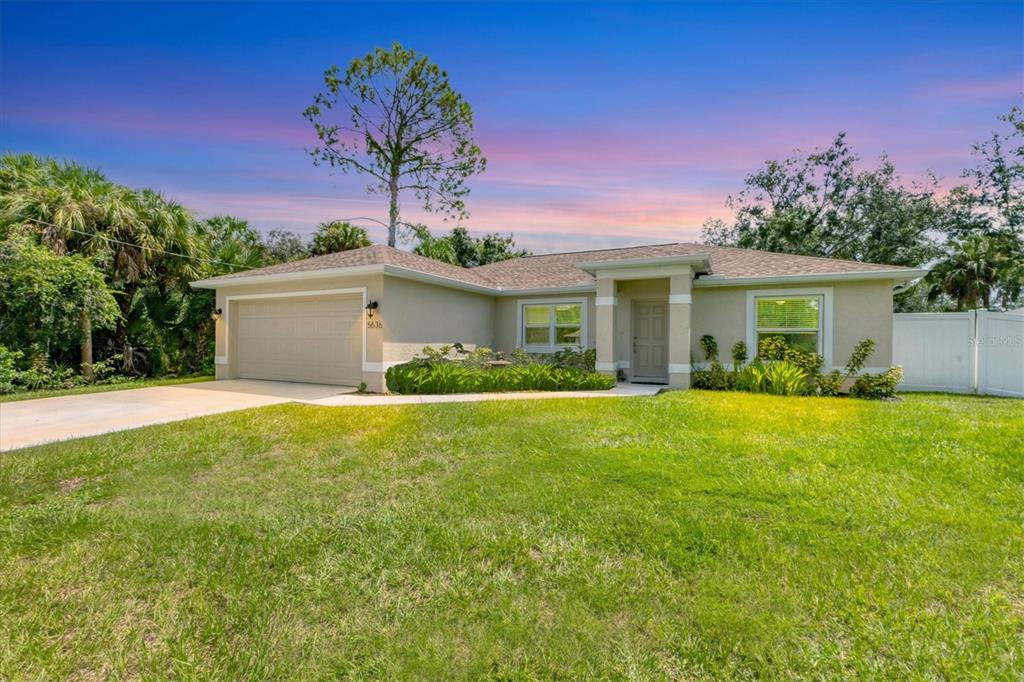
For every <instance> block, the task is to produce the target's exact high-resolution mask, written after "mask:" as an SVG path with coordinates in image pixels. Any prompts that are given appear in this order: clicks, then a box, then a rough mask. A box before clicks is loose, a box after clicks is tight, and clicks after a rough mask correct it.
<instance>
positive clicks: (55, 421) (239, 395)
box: [0, 379, 663, 450]
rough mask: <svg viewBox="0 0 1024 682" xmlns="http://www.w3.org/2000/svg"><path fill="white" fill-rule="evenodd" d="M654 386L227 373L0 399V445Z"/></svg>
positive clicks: (596, 394)
mask: <svg viewBox="0 0 1024 682" xmlns="http://www.w3.org/2000/svg"><path fill="white" fill-rule="evenodd" d="M662 388H663V387H662V386H648V385H639V384H619V385H618V386H616V387H615V388H613V389H612V390H610V391H559V392H527V393H462V394H457V395H424V396H419V395H408V396H406V395H359V394H358V393H356V390H355V389H354V388H351V387H348V386H321V385H317V384H293V383H287V382H282V381H253V380H249V379H231V380H227V381H210V382H201V383H195V384H182V385H180V386H154V387H151V388H133V389H125V390H122V391H109V392H107V393H89V394H86V395H71V396H64V397H60V398H39V399H38V400H22V401H18V402H12V403H0V450H13V449H14V448H22V447H25V446H28V445H38V444H40V443H50V442H53V441H59V440H67V439H69V438H81V437H83V436H94V435H97V434H100V433H109V432H111V431H124V430H126V429H134V428H138V427H140V426H147V425H149V424H163V423H166V422H173V421H179V420H182V419H189V418H191V417H201V416H203V415H208V414H218V413H222V412H233V411H235V410H244V409H246V408H249V407H262V406H264V405H275V404H278V403H287V402H301V403H309V404H311V405H322V406H328V407H346V406H349V407H351V406H359V405H409V404H415V405H419V404H423V403H458V402H477V401H481V400H538V399H547V398H613V397H622V396H643V395H655V394H657V393H658V392H660V391H661V389H662Z"/></svg>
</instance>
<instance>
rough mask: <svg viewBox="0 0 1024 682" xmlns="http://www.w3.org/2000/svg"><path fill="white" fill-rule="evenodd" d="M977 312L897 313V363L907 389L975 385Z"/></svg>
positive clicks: (970, 388)
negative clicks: (900, 368) (901, 369)
mask: <svg viewBox="0 0 1024 682" xmlns="http://www.w3.org/2000/svg"><path fill="white" fill-rule="evenodd" d="M974 333H975V314H974V313H973V312H971V313H898V314H896V315H893V330H892V354H893V364H896V365H900V366H901V367H902V368H903V383H902V384H901V385H900V388H902V389H903V390H906V391H952V392H959V393H969V392H971V391H973V390H974V386H975V376H976V375H975V370H976V364H975V362H976V361H975V343H974Z"/></svg>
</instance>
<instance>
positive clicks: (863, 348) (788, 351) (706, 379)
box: [692, 336, 903, 400]
mask: <svg viewBox="0 0 1024 682" xmlns="http://www.w3.org/2000/svg"><path fill="white" fill-rule="evenodd" d="M700 344H701V348H702V349H703V351H704V357H705V360H707V362H708V363H709V364H708V367H707V369H703V370H698V371H696V372H694V373H693V384H692V385H693V387H694V388H703V389H706V390H712V391H747V392H749V393H772V394H775V395H818V396H837V395H840V392H841V390H842V387H843V386H845V385H848V386H849V395H851V396H853V397H855V398H866V399H875V400H880V399H885V398H893V397H894V396H895V395H896V386H897V384H899V383H900V381H902V379H903V370H902V369H900V368H899V367H890V368H889V369H888V370H887V371H885V372H882V373H881V374H862V373H861V372H862V371H863V369H864V365H865V364H866V363H867V359H868V357H870V355H871V351H872V350H874V348H875V342H874V341H872V340H871V339H864V340H863V341H861V342H860V343H858V344H857V346H856V347H855V348H854V350H853V352H852V353H851V354H850V360H849V362H847V363H846V367H845V368H844V371H843V372H840V371H838V370H832V371H831V372H828V373H826V374H822V373H821V366H822V364H823V363H824V358H822V357H821V356H820V355H818V354H817V353H808V352H806V351H802V350H799V349H796V348H790V347H789V346H788V345H787V344H786V342H785V340H784V339H783V338H782V337H777V336H776V337H768V338H765V339H762V340H761V343H760V346H759V347H758V352H757V357H756V358H754V359H753V360H752V361H751V362H750V363H747V346H746V344H745V343H743V342H742V341H740V342H738V343H737V344H736V345H735V346H733V348H732V359H733V369H732V371H728V370H726V369H725V366H724V365H723V364H722V363H721V362H719V360H718V343H717V342H716V341H715V338H714V337H713V336H704V337H702V338H701V340H700Z"/></svg>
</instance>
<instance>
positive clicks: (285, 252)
mask: <svg viewBox="0 0 1024 682" xmlns="http://www.w3.org/2000/svg"><path fill="white" fill-rule="evenodd" d="M263 248H264V249H265V250H266V252H267V256H268V257H269V259H270V261H271V262H274V263H287V262H289V261H293V260H301V259H303V258H308V257H309V249H308V248H307V247H306V244H305V242H304V241H303V240H302V237H300V236H299V235H297V234H295V233H294V232H289V231H288V230H271V231H270V232H268V233H267V236H266V239H264V240H263Z"/></svg>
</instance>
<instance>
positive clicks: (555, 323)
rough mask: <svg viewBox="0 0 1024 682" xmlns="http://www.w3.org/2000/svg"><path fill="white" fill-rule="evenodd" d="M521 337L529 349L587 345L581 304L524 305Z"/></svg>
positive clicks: (521, 314)
mask: <svg viewBox="0 0 1024 682" xmlns="http://www.w3.org/2000/svg"><path fill="white" fill-rule="evenodd" d="M520 320H521V325H522V328H521V330H520V338H521V340H522V346H523V347H524V348H526V349H530V348H536V349H551V348H571V347H575V346H584V345H585V344H586V339H585V338H584V326H583V303H582V302H581V301H567V302H550V303H542V302H537V303H522V304H520Z"/></svg>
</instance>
